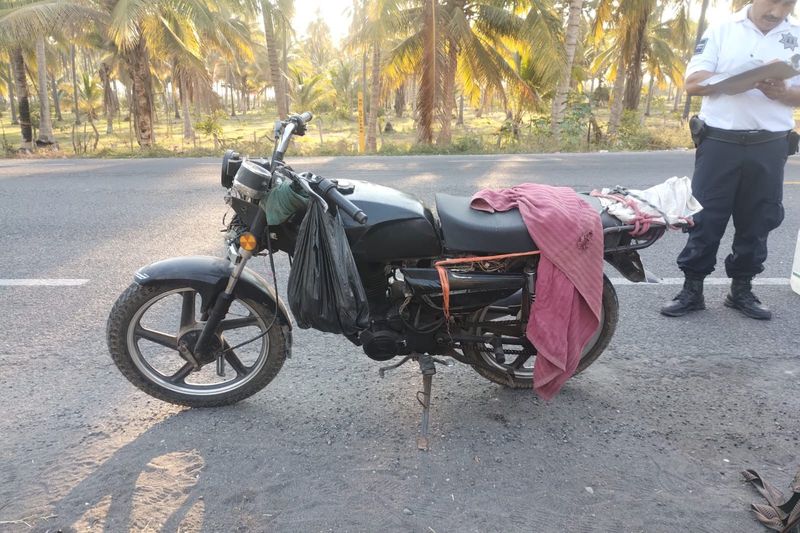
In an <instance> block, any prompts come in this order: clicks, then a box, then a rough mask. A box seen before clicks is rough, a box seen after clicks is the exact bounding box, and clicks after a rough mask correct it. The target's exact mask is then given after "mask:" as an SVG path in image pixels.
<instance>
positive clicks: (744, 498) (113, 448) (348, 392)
mask: <svg viewBox="0 0 800 533" xmlns="http://www.w3.org/2000/svg"><path fill="white" fill-rule="evenodd" d="M291 162H292V164H293V166H294V167H295V169H297V170H314V171H316V172H317V173H319V174H322V175H325V176H329V177H339V178H351V179H365V180H370V181H375V182H377V183H381V184H384V185H389V186H393V187H396V188H399V189H402V190H404V191H407V192H410V193H413V194H416V195H418V196H419V197H420V198H421V199H422V200H424V201H426V202H428V203H432V200H433V195H434V194H435V193H436V192H437V191H446V192H449V193H452V194H463V195H469V194H471V193H473V192H474V191H475V190H477V189H479V188H483V187H503V186H508V185H512V184H516V183H521V182H525V181H536V182H542V183H549V184H554V185H567V186H571V187H574V188H576V189H578V190H587V189H592V188H595V187H603V186H613V185H617V184H619V185H624V186H627V187H629V188H646V187H648V186H651V185H654V184H656V183H659V182H661V181H663V180H664V179H666V178H668V177H670V176H673V175H685V174H689V175H690V174H691V169H692V163H693V154H692V153H691V152H663V153H623V154H576V155H566V154H563V155H559V154H556V155H531V156H521V155H513V156H453V157H449V156H448V157H444V156H440V157H396V158H395V157H392V158H386V157H363V158H308V159H296V160H292V161H291ZM218 180H219V161H218V160H216V159H162V160H158V159H147V160H47V161H38V160H29V161H19V160H2V161H0V223H1V225H0V229H2V231H0V250H2V252H0V279H5V280H7V279H22V278H48V279H53V278H70V279H72V278H79V279H88V280H89V282H88V283H86V284H83V285H78V286H62V287H28V286H0V406H2V413H3V414H2V416H0V531H12V532H16V531H20V532H21V531H30V530H34V531H58V530H59V529H61V530H63V531H70V530H77V531H109V532H118V531H176V530H180V531H208V532H218V531H282V532H300V531H302V532H306V531H308V532H312V531H335V532H343V531H365V532H373V531H398V532H400V531H402V532H406V531H414V532H434V533H443V532H451V531H459V532H461V531H477V532H488V531H498V532H514V531H535V532H562V531H571V532H589V531H592V532H595V531H599V532H606V531H608V532H611V531H613V532H639V531H643V532H675V531H707V532H720V533H722V532H724V533H731V532H752V531H760V530H761V529H760V526H759V525H758V524H757V523H756V522H755V521H754V520H753V518H752V516H751V514H750V512H749V510H748V507H749V503H750V502H753V501H758V500H759V498H758V496H757V494H756V493H755V492H754V491H753V490H752V489H750V488H749V487H747V486H745V485H744V484H743V483H742V482H741V480H740V477H739V472H740V471H741V470H742V469H744V468H755V469H757V470H759V471H761V472H762V473H763V474H764V475H765V477H766V478H767V479H770V480H772V481H773V482H774V483H775V484H776V485H778V486H780V487H781V488H786V487H787V486H788V483H789V481H790V479H791V477H792V476H793V475H794V473H795V472H796V471H797V469H798V468H800V441H799V440H798V439H799V438H800V436H799V435H800V433H799V432H798V428H800V394H799V393H798V392H800V342H799V340H800V313H798V310H800V295H797V294H794V293H793V292H791V290H790V289H789V286H788V279H789V271H790V266H791V262H792V258H793V255H794V249H795V245H796V237H797V231H798V227H800V158H798V159H793V160H792V161H790V162H789V164H788V166H787V178H786V180H787V182H786V186H785V192H784V203H785V206H786V212H787V216H786V220H785V221H784V223H783V225H782V226H781V227H780V228H779V229H778V230H776V231H775V232H774V233H773V234H772V236H771V237H770V257H769V259H768V262H767V267H766V271H765V272H764V274H763V278H769V279H772V280H775V279H778V278H783V279H785V280H786V282H785V283H777V282H773V283H770V284H768V285H763V286H759V287H757V293H758V294H759V295H760V296H761V298H762V300H763V301H765V302H766V303H768V304H769V305H770V306H771V307H772V308H773V310H774V311H775V318H774V320H772V321H771V322H767V323H764V322H757V321H753V320H749V319H747V318H744V317H742V316H740V315H739V314H737V313H736V312H734V311H732V310H730V309H727V308H725V307H723V306H722V300H723V298H724V295H725V292H726V290H727V287H726V286H724V285H722V284H719V285H710V286H709V287H708V288H707V302H708V304H709V309H708V310H707V311H705V312H702V313H698V314H696V315H694V316H692V317H687V318H681V319H667V318H664V317H661V316H660V315H659V314H658V308H659V306H660V305H661V303H662V302H663V301H666V300H667V299H669V298H671V297H672V296H673V294H674V293H675V292H676V290H677V287H676V286H674V285H622V284H620V285H619V286H618V287H617V290H618V293H619V300H620V306H621V315H620V323H619V326H618V328H617V332H616V335H615V337H614V339H613V340H612V341H611V344H610V346H609V348H608V349H607V351H606V353H604V354H603V356H602V357H601V358H600V359H599V360H598V362H596V363H595V364H594V365H593V366H592V367H591V368H589V369H588V370H587V371H586V372H585V373H584V374H582V375H580V376H578V377H576V378H574V379H573V380H571V381H570V382H569V383H568V384H567V385H566V387H565V388H564V389H563V390H562V392H561V394H560V395H559V396H558V397H557V398H556V399H555V400H554V401H552V402H550V403H547V404H545V403H543V402H541V401H540V400H538V399H537V398H536V397H535V396H534V395H533V394H532V393H530V392H529V391H527V392H522V391H521V392H513V391H509V390H505V389H504V388H503V387H500V386H497V385H494V384H492V383H489V382H487V381H486V380H484V379H483V378H481V377H480V376H479V375H478V374H477V373H475V372H473V371H472V370H471V369H469V368H468V367H465V366H462V365H458V366H456V367H452V368H445V369H440V371H439V373H438V374H437V375H436V376H435V378H434V399H433V411H432V420H431V424H432V431H433V435H434V436H433V439H432V450H431V451H430V452H428V453H422V452H419V451H417V449H416V447H415V437H416V431H417V427H418V423H419V415H420V408H419V406H418V404H417V401H416V400H415V393H416V392H417V391H418V390H419V389H420V387H421V379H420V377H419V375H418V371H417V370H415V369H414V368H412V366H411V365H407V366H405V367H401V368H400V369H399V370H397V371H396V372H394V373H392V374H390V375H389V376H387V377H386V378H385V379H380V378H379V377H378V373H377V368H378V366H379V365H378V363H376V362H373V361H371V360H369V359H368V358H367V357H366V356H365V355H364V354H363V353H362V352H361V351H360V349H359V348H356V347H354V346H352V345H351V344H350V343H349V342H347V341H346V340H344V339H342V338H339V337H336V336H333V335H328V334H320V333H317V332H314V331H311V330H299V329H295V332H294V349H293V354H292V355H293V356H292V358H291V359H289V360H288V361H287V363H286V365H285V366H284V368H283V370H282V372H281V373H280V374H279V375H278V377H277V378H276V379H275V380H274V381H273V382H272V383H271V384H270V386H269V387H267V388H266V389H264V390H263V391H261V392H260V393H259V394H257V395H255V396H253V397H252V398H250V399H248V400H245V401H243V402H241V403H240V404H237V405H235V406H232V407H227V408H220V409H214V410H191V409H183V408H179V407H175V406H172V405H168V404H165V403H162V402H160V401H158V400H155V399H152V398H150V397H148V396H146V395H144V394H143V393H141V392H139V391H138V390H137V389H135V388H134V387H133V386H131V385H130V384H129V383H128V382H127V381H126V380H125V379H124V378H123V377H122V375H121V374H120V373H119V372H118V371H117V370H116V368H115V367H114V366H113V364H112V362H111V359H110V357H109V355H108V353H107V348H106V344H105V321H106V318H107V316H108V311H109V310H110V308H111V306H112V304H113V302H114V300H115V299H116V297H117V295H118V294H119V293H120V292H121V291H122V290H123V289H124V288H125V287H126V286H127V285H128V284H129V283H131V281H132V279H133V278H132V273H133V272H134V271H135V270H136V269H137V268H138V267H140V266H142V265H145V264H148V263H150V262H153V261H155V260H158V259H163V258H167V257H171V256H176V255H191V254H212V255H216V254H219V253H220V250H221V237H220V233H219V229H220V227H221V219H222V215H223V213H224V211H225V206H224V204H223V202H222V198H223V190H222V189H221V188H220V187H219V181H218ZM729 239H730V237H729V236H728V237H727V238H726V240H725V241H724V242H723V246H722V249H726V248H727V247H728V246H729V242H730V241H729ZM684 240H685V236H684V235H682V234H680V233H671V234H668V235H667V236H666V237H665V238H664V239H663V240H662V241H661V242H659V243H657V244H656V245H655V246H653V247H652V248H650V249H648V250H645V251H644V252H643V254H642V255H643V259H644V261H645V264H646V266H647V267H648V269H649V270H650V271H652V272H653V273H655V274H656V275H658V276H661V277H665V278H675V277H679V276H680V272H679V271H678V269H677V267H676V266H675V264H674V258H675V257H676V255H677V253H678V252H679V250H680V248H681V246H682V244H683V242H684ZM257 269H258V270H260V271H261V272H262V274H265V275H266V269H265V268H264V265H263V264H260V265H257ZM610 275H614V276H618V275H616V274H613V273H610ZM714 276H715V277H716V278H721V277H724V273H722V272H717V273H715V275H714ZM278 277H279V283H280V284H281V286H285V282H286V278H287V271H286V262H285V261H284V260H281V261H279V271H278Z"/></svg>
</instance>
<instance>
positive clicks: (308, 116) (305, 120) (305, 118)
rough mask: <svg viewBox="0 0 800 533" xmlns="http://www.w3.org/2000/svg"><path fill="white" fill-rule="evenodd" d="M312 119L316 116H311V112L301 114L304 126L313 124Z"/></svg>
mask: <svg viewBox="0 0 800 533" xmlns="http://www.w3.org/2000/svg"><path fill="white" fill-rule="evenodd" d="M312 118H314V115H312V114H311V111H306V112H305V113H301V114H300V120H302V121H303V124H308V123H309V122H311V119H312Z"/></svg>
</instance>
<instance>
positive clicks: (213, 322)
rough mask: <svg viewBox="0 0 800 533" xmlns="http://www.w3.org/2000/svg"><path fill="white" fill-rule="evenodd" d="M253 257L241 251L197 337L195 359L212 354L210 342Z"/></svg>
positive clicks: (229, 306) (245, 251)
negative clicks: (223, 288) (246, 265)
mask: <svg viewBox="0 0 800 533" xmlns="http://www.w3.org/2000/svg"><path fill="white" fill-rule="evenodd" d="M251 257H253V252H251V251H248V250H244V249H241V248H240V249H239V260H238V261H237V262H236V264H235V265H234V267H233V272H231V275H230V277H229V278H228V284H227V285H226V286H225V290H224V291H222V292H221V293H220V295H219V296H217V299H216V301H215V302H214V307H213V308H212V309H211V312H209V314H208V320H206V323H205V325H204V326H203V330H202V331H201V332H200V335H199V336H198V337H197V342H196V343H195V345H194V350H193V353H194V357H195V358H196V359H201V360H202V359H206V358H207V357H208V356H210V355H211V354H210V353H208V350H209V344H210V343H209V341H210V340H211V339H212V338H213V337H214V335H216V331H217V328H218V327H219V325H220V323H221V322H222V319H223V318H225V315H227V314H228V310H230V308H231V303H233V299H234V297H233V290H234V289H235V288H236V283H237V282H238V281H239V277H240V276H241V275H242V270H244V266H245V264H247V261H248V260H250V258H251ZM217 372H218V373H219V372H220V364H219V363H218V364H217Z"/></svg>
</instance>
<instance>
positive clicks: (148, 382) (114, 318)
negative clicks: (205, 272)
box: [106, 283, 289, 407]
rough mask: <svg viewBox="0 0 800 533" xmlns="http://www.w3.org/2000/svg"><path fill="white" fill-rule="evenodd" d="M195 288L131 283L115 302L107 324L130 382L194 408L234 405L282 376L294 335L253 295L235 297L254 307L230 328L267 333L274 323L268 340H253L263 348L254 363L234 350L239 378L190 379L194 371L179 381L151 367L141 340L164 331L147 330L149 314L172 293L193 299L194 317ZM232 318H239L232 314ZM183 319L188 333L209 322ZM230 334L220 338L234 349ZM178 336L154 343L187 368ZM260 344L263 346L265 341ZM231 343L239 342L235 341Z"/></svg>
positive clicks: (116, 359) (111, 344) (112, 347)
mask: <svg viewBox="0 0 800 533" xmlns="http://www.w3.org/2000/svg"><path fill="white" fill-rule="evenodd" d="M193 292H194V294H195V295H196V294H197V293H196V291H195V290H194V289H193V288H192V287H190V286H184V285H178V286H176V285H174V284H162V285H155V286H141V285H139V284H137V283H134V284H132V285H131V286H130V287H128V289H127V290H125V292H123V293H122V294H121V295H120V297H119V298H118V299H117V301H116V303H115V304H114V307H113V308H112V310H111V314H110V315H109V317H108V323H107V327H106V336H107V342H108V348H109V351H110V353H111V358H112V359H113V361H114V364H116V365H117V368H119V370H120V371H121V372H122V374H123V375H124V376H125V377H126V378H127V379H128V381H130V382H131V383H133V384H134V385H135V386H136V387H138V388H139V389H141V390H142V391H144V392H146V393H147V394H149V395H150V396H153V397H154V398H158V399H159V400H163V401H165V402H169V403H173V404H177V405H185V406H188V407H219V406H223V405H230V404H234V403H237V402H239V401H241V400H243V399H245V398H247V397H249V396H252V395H253V394H255V393H256V392H258V391H260V390H261V389H263V388H264V387H266V386H267V385H268V384H269V383H270V382H271V381H272V380H273V379H274V378H275V376H276V375H277V374H278V372H279V371H280V369H281V367H282V366H283V363H284V361H285V360H286V355H287V353H288V350H289V346H288V339H287V338H286V334H285V331H284V326H282V325H281V324H279V323H277V322H274V323H273V315H274V309H268V308H267V307H266V306H265V305H263V304H262V303H260V302H256V301H254V300H249V299H239V298H237V299H236V300H235V302H239V305H240V306H241V308H242V309H245V310H248V311H249V314H248V315H246V316H242V315H237V316H236V318H237V319H239V320H240V321H241V320H245V321H247V322H248V323H247V325H244V326H236V327H230V328H229V331H232V330H235V329H238V328H250V329H253V330H259V331H261V332H262V333H263V331H265V330H266V328H267V327H268V325H269V324H272V327H271V328H270V330H269V332H268V333H267V334H266V335H265V336H264V337H263V338H262V339H260V340H257V341H255V342H253V343H251V344H252V345H254V346H252V347H251V348H253V347H255V346H256V345H257V346H260V348H259V351H258V358H257V359H256V361H255V362H254V363H253V364H252V365H251V366H249V367H248V366H247V365H244V363H243V362H242V361H241V360H240V359H238V357H237V352H236V351H232V353H233V354H234V358H235V359H234V362H238V364H237V365H234V364H232V363H230V362H229V363H228V372H230V371H234V372H235V373H236V377H235V378H233V379H232V380H228V381H223V382H221V383H219V384H215V383H211V384H206V383H199V384H192V383H189V382H187V381H186V380H187V379H188V378H189V377H190V376H192V375H194V374H195V372H194V371H187V372H185V373H186V375H185V376H183V378H182V379H180V380H178V381H173V380H171V379H170V378H174V377H175V376H174V375H170V373H160V372H159V370H157V369H156V368H155V366H151V365H150V363H149V362H148V361H147V358H146V357H145V356H144V355H143V353H142V350H140V344H139V342H140V341H141V340H147V341H152V340H153V339H152V338H156V337H157V335H156V334H160V330H159V331H151V330H149V329H144V326H143V325H142V324H141V321H142V318H143V316H144V315H145V314H146V313H147V311H148V310H149V309H150V308H151V307H154V306H155V304H157V303H158V302H160V301H163V300H164V299H165V298H167V297H171V296H172V295H179V297H182V298H183V300H184V301H185V300H187V299H188V298H192V300H191V301H192V304H191V308H192V310H191V311H192V313H191V314H192V315H194V314H195V312H194V308H195V303H194V302H195V300H194V299H193V298H194V296H192V295H191V294H192V293H193ZM187 307H188V306H187ZM165 314H166V313H165ZM229 317H231V314H230V313H229V315H228V316H227V317H226V318H229ZM231 320H233V318H232V317H231ZM180 321H181V328H180V329H179V332H184V333H185V332H186V331H189V332H191V334H193V335H195V334H196V333H198V332H199V331H198V330H199V329H201V328H202V324H203V322H202V321H197V320H196V319H194V323H193V324H191V325H189V326H187V325H186V323H189V321H188V319H187V320H184V314H183V313H181V316H180ZM185 322H186V323H185ZM231 326H233V324H231ZM139 333H142V334H139ZM225 333H226V332H220V333H218V335H217V337H216V338H217V339H219V343H220V344H219V346H220V348H219V350H220V351H221V350H222V347H223V346H224V347H225V349H227V347H230V344H227V342H228V341H227V340H226V339H225ZM254 336H255V335H254V334H253V333H248V334H247V335H245V337H247V339H249V338H252V337H254ZM149 337H152V338H149ZM178 338H180V333H176V335H175V336H174V337H173V336H171V335H169V334H167V335H161V338H160V339H159V340H156V341H155V342H153V344H155V345H160V346H158V349H159V350H161V351H162V352H166V353H167V358H168V359H174V361H172V365H173V367H174V366H176V365H181V369H183V368H184V367H186V366H187V365H189V363H187V362H186V360H185V359H184V358H183V357H181V355H180V354H179V352H178V351H177V350H176V349H175V348H174V347H173V341H176V342H175V344H177V339H178ZM259 343H261V344H260V345H259ZM231 344H234V343H233V342H231ZM167 345H169V346H167ZM234 345H235V344H234ZM245 348H247V345H246V346H244V347H242V348H241V350H244V349H245ZM171 356H174V357H171ZM226 361H227V358H226ZM209 365H210V366H211V367H212V368H214V367H215V362H214V361H208V362H206V364H204V365H203V369H205V367H206V366H209ZM189 366H191V365H189ZM203 369H201V370H203ZM208 370H210V369H208ZM180 373H181V370H180V369H179V370H178V372H176V373H175V375H178V374H180Z"/></svg>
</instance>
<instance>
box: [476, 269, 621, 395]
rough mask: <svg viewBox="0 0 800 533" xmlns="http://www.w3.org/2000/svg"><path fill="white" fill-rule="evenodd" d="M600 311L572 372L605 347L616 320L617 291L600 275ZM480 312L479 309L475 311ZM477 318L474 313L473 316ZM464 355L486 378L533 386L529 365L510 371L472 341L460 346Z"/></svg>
mask: <svg viewBox="0 0 800 533" xmlns="http://www.w3.org/2000/svg"><path fill="white" fill-rule="evenodd" d="M602 303H603V311H602V315H601V324H600V327H599V328H598V330H599V334H596V336H595V337H594V340H593V341H591V340H590V341H589V342H590V343H591V344H590V346H588V347H587V349H586V350H584V353H583V356H582V357H581V361H580V363H579V364H578V368H577V369H576V370H575V374H579V373H581V372H583V371H584V370H586V368H588V367H589V365H591V364H592V363H594V362H595V361H596V360H597V358H598V357H600V354H602V353H603V350H605V349H606V346H608V343H609V342H610V341H611V337H613V335H614V330H616V328H617V321H618V320H619V301H618V300H617V291H616V290H615V289H614V285H612V284H611V281H610V280H609V279H608V278H607V277H606V276H605V275H603V300H602ZM479 313H480V312H479ZM476 318H477V316H476ZM480 333H481V331H480V330H478V329H474V330H471V331H470V333H469V334H470V335H479V334H480ZM464 355H466V356H467V357H468V358H469V360H471V361H475V363H474V364H473V368H474V369H475V371H476V372H477V373H478V374H480V375H481V376H483V377H485V378H486V379H488V380H489V381H492V382H494V383H497V384H499V385H503V386H505V387H509V388H512V389H531V388H533V384H534V380H535V377H534V376H533V369H532V365H531V368H530V369H528V368H524V369H522V371H520V370H515V371H513V373H512V372H510V370H511V368H510V365H505V364H503V365H501V364H499V363H497V361H496V360H495V359H494V355H493V354H491V353H486V352H484V351H481V350H478V349H477V347H476V346H475V345H469V346H468V347H465V348H464ZM534 358H535V356H532V357H531V359H530V360H529V361H532V360H533V359H534Z"/></svg>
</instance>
